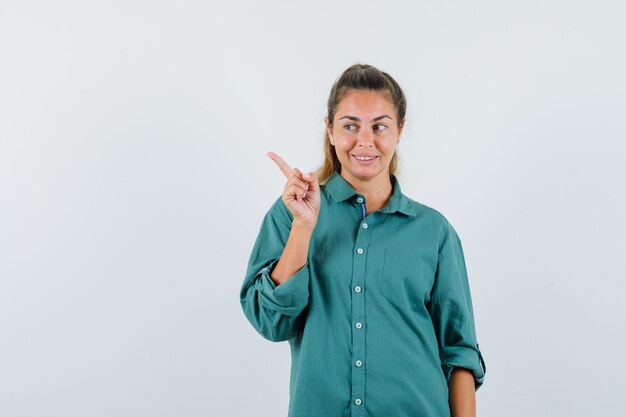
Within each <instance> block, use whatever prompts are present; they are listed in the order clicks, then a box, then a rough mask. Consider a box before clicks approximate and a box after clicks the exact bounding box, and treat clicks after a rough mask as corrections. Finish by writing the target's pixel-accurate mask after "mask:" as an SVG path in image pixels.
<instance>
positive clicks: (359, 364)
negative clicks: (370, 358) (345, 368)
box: [354, 361, 363, 366]
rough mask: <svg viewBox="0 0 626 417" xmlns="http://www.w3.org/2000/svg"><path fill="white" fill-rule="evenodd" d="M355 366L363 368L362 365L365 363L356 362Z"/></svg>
mask: <svg viewBox="0 0 626 417" xmlns="http://www.w3.org/2000/svg"><path fill="white" fill-rule="evenodd" d="M354 364H355V365H356V366H361V365H363V362H361V361H356V362H354Z"/></svg>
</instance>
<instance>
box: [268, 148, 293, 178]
mask: <svg viewBox="0 0 626 417" xmlns="http://www.w3.org/2000/svg"><path fill="white" fill-rule="evenodd" d="M267 156H269V157H270V158H271V159H272V160H273V161H274V162H276V165H278V168H280V170H281V171H282V172H283V174H285V177H289V174H290V173H291V167H290V166H289V164H288V163H287V162H285V161H284V160H283V158H281V157H280V156H278V155H276V154H275V153H274V152H268V153H267Z"/></svg>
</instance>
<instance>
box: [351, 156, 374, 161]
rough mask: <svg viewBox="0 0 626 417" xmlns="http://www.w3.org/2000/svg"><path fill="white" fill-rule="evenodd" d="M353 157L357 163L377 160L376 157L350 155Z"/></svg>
mask: <svg viewBox="0 0 626 417" xmlns="http://www.w3.org/2000/svg"><path fill="white" fill-rule="evenodd" d="M352 156H354V158H356V159H357V160H358V161H371V160H373V159H375V158H378V156H360V155H352Z"/></svg>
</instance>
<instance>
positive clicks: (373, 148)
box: [325, 90, 404, 182]
mask: <svg viewBox="0 0 626 417" xmlns="http://www.w3.org/2000/svg"><path fill="white" fill-rule="evenodd" d="M325 122H326V129H327V131H328V136H329V138H330V142H331V144H333V145H334V147H335V152H336V153H337V158H338V159H339V162H340V163H341V175H342V176H343V177H344V178H345V179H346V180H348V182H350V181H351V180H357V181H369V180H371V179H374V178H376V179H382V178H385V180H388V178H389V164H390V162H391V159H392V157H393V155H394V153H395V151H396V145H397V143H398V142H399V141H400V134H401V133H402V129H401V128H400V129H399V128H398V120H397V115H396V110H395V108H394V106H393V104H392V103H391V102H390V101H389V100H388V99H387V95H386V93H384V92H378V91H370V90H351V91H349V92H347V93H346V94H345V95H344V97H343V98H342V100H341V101H340V102H339V106H338V107H337V111H336V113H335V120H334V122H333V125H332V127H331V126H330V121H329V120H328V117H326V118H325ZM401 125H404V120H402V123H401Z"/></svg>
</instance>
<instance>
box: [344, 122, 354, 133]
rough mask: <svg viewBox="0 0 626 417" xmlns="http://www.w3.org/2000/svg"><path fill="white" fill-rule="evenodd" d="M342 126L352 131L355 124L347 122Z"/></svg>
mask: <svg viewBox="0 0 626 417" xmlns="http://www.w3.org/2000/svg"><path fill="white" fill-rule="evenodd" d="M351 127H353V128H354V129H351ZM344 128H345V129H346V130H349V131H350V132H352V131H353V130H355V129H356V125H355V124H354V123H349V124H347V125H345V126H344Z"/></svg>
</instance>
